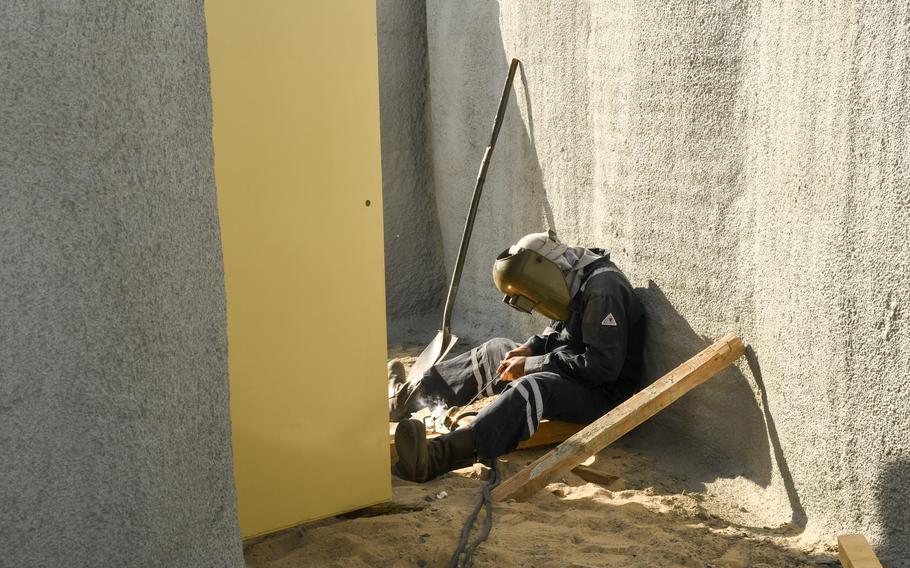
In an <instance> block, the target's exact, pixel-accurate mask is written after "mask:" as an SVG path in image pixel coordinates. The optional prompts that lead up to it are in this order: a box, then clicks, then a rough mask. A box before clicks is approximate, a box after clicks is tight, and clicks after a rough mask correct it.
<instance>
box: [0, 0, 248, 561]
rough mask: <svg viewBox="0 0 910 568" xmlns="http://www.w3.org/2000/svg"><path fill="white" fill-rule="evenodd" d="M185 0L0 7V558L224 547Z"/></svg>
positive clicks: (205, 157)
mask: <svg viewBox="0 0 910 568" xmlns="http://www.w3.org/2000/svg"><path fill="white" fill-rule="evenodd" d="M210 131H211V110H210V98H209V74H208V59H207V54H206V36H205V22H204V17H203V9H202V2H199V1H196V2H165V1H157V0H148V1H145V2H129V3H117V2H114V3H111V2H100V1H92V0H85V1H80V2H34V1H31V0H29V1H25V0H22V1H6V2H3V3H2V6H0V322H2V325H0V511H2V514H0V550H2V551H3V552H2V555H0V565H2V566H10V567H12V566H15V567H17V568H19V567H32V566H34V567H46V566H160V567H168V568H170V567H176V566H242V556H241V547H240V539H239V531H238V528H237V522H236V518H235V496H234V484H233V476H232V471H231V448H230V422H229V417H228V384H227V365H226V337H225V307H224V290H223V275H222V264H221V246H220V236H219V227H218V216H217V211H216V201H215V186H214V179H213V170H212V146H211V139H210Z"/></svg>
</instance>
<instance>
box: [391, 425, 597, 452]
mask: <svg viewBox="0 0 910 568" xmlns="http://www.w3.org/2000/svg"><path fill="white" fill-rule="evenodd" d="M397 425H398V423H397V422H389V454H390V455H391V456H392V461H395V460H396V459H398V454H397V453H396V452H395V427H396V426H397ZM584 427H585V425H584V424H576V423H574V422H560V421H559V420H541V421H540V426H539V427H538V428H537V432H535V433H534V435H533V436H531V438H530V439H528V440H525V441H524V442H521V443H520V444H518V449H519V450H523V449H526V448H537V447H540V446H550V445H553V444H559V443H560V442H563V441H565V440H566V439H568V438H570V437H571V436H572V434H575V433H576V432H578V431H579V430H581V429H582V428H584ZM437 436H440V434H438V433H436V432H427V439H428V440H432V439H433V438H435V437H437Z"/></svg>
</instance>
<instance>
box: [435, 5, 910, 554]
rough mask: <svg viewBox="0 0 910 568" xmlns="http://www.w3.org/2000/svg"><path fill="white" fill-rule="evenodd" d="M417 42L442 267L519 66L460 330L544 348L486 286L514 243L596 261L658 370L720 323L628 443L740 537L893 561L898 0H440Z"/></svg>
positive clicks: (908, 213) (901, 465) (901, 222)
mask: <svg viewBox="0 0 910 568" xmlns="http://www.w3.org/2000/svg"><path fill="white" fill-rule="evenodd" d="M427 38H428V61H429V82H430V94H429V97H430V113H429V116H428V119H427V120H428V125H429V128H430V134H431V135H430V139H429V146H430V148H431V150H432V172H433V187H434V191H435V197H436V207H437V209H438V213H439V214H438V218H439V223H440V230H441V234H442V245H443V253H444V255H443V258H444V261H445V264H446V266H447V267H448V268H449V269H451V266H452V263H453V261H454V257H455V251H456V248H457V246H458V240H459V237H460V231H461V222H460V217H461V212H462V211H464V210H465V209H466V207H467V204H468V200H469V199H470V195H469V194H470V192H469V191H466V190H465V188H466V187H469V186H470V182H471V181H472V180H473V176H474V175H475V173H476V168H477V163H478V162H479V159H480V156H481V154H482V152H483V144H485V140H486V137H487V136H488V132H489V130H488V129H489V125H490V121H491V120H492V116H493V113H494V111H495V106H496V98H497V96H498V93H499V90H500V88H501V84H502V80H503V77H504V76H505V71H506V68H507V65H508V60H509V59H510V58H511V57H512V56H517V57H519V58H521V59H522V60H523V61H524V63H525V66H524V69H523V74H522V76H521V78H520V79H521V81H520V84H519V85H518V88H517V89H516V92H515V95H514V98H513V99H512V101H511V103H510V106H509V110H508V113H509V114H508V116H507V119H506V124H505V127H504V128H503V131H502V134H501V136H500V139H499V146H498V148H497V150H496V155H495V156H494V157H493V164H492V167H491V170H490V173H489V177H488V180H487V188H486V193H485V196H484V198H483V201H482V203H481V206H480V211H479V214H478V222H477V227H476V229H475V230H476V234H475V238H474V241H473V243H472V248H471V251H470V255H469V257H468V261H467V264H466V269H465V277H464V280H463V283H462V291H461V294H460V296H459V303H458V307H457V310H456V314H455V324H454V327H455V331H456V333H459V332H460V333H461V334H471V335H474V336H475V337H483V336H488V335H491V334H494V333H495V334H501V333H503V332H507V333H511V334H512V335H513V336H516V337H520V336H524V335H525V334H528V333H530V332H531V331H533V330H536V329H539V327H540V325H541V323H540V321H539V320H536V319H531V318H527V317H525V316H522V315H521V314H518V313H517V312H513V311H510V310H507V309H506V308H505V307H497V302H499V294H498V293H497V292H496V290H495V288H494V287H493V284H492V282H491V279H490V275H489V274H490V262H491V259H492V258H493V257H494V255H495V254H496V253H498V252H499V251H500V250H501V249H502V248H504V247H505V246H507V245H508V244H509V243H511V242H513V241H514V240H515V239H516V238H518V237H520V236H521V235H523V234H525V233H528V232H531V231H537V230H540V229H541V227H544V226H549V227H552V228H555V229H556V230H557V232H558V233H559V234H560V236H561V237H562V238H563V239H564V240H565V241H567V242H572V243H579V244H585V245H602V246H606V247H608V248H610V249H611V250H612V251H613V256H614V259H615V260H616V261H617V262H618V264H619V265H620V266H621V267H623V268H624V269H625V270H626V272H627V273H628V275H629V276H630V277H631V279H632V281H633V283H635V284H636V285H637V286H639V288H640V290H639V291H640V293H641V296H642V298H643V299H644V301H645V302H646V304H647V307H648V309H649V313H650V318H651V321H650V326H649V344H648V354H647V357H648V372H649V374H650V375H651V376H657V375H659V374H660V373H662V372H664V371H666V370H668V369H669V368H671V367H673V366H674V365H675V364H676V363H678V362H679V361H681V360H682V359H684V358H686V357H687V356H689V355H690V354H692V353H694V352H696V351H697V350H698V349H700V348H701V347H703V346H704V345H706V344H707V343H708V342H709V340H710V339H711V338H714V337H717V336H720V335H722V334H723V333H724V332H726V331H728V330H734V331H737V332H738V333H739V334H741V336H742V337H743V338H744V340H745V341H746V342H747V343H748V344H750V345H751V351H750V355H749V358H748V361H743V362H742V363H741V365H740V366H739V367H738V368H737V369H736V370H734V371H732V372H729V373H726V374H725V375H724V376H722V377H720V378H719V379H715V380H714V381H712V382H711V383H708V384H706V385H705V386H704V387H701V388H700V389H699V390H698V391H696V392H694V393H692V395H690V396H688V397H687V398H686V399H684V400H683V401H681V402H680V403H679V404H678V405H676V406H675V407H674V408H672V409H671V410H670V411H668V412H667V413H666V414H665V415H663V416H661V418H660V420H658V421H657V422H656V423H654V424H651V425H649V426H647V427H646V428H645V429H644V430H643V433H640V434H638V435H637V436H638V440H639V442H640V444H641V447H643V448H644V447H648V448H654V450H655V451H665V452H666V454H667V459H668V461H673V462H675V463H677V464H678V467H679V468H680V469H681V470H682V471H687V472H692V475H693V476H694V480H695V481H698V482H700V483H703V484H704V485H705V486H707V487H708V489H709V490H710V491H714V492H716V493H718V494H720V495H726V496H728V498H729V499H731V500H735V501H736V502H740V503H742V506H743V508H744V509H747V510H749V511H750V512H751V513H752V522H753V523H754V524H755V526H759V527H760V526H778V525H781V524H786V523H793V526H794V530H795V531H797V532H802V534H803V536H804V537H805V538H806V539H825V540H827V541H829V542H830V541H831V539H832V538H833V536H834V535H836V534H837V533H842V532H847V531H858V532H863V533H865V534H867V535H868V536H869V538H870V540H871V541H872V543H873V544H874V546H875V548H876V550H877V551H878V553H879V554H880V556H881V557H882V559H883V560H885V561H886V562H887V563H889V565H892V566H910V549H908V548H907V545H906V543H907V542H910V528H908V527H910V517H908V515H910V513H908V511H910V485H908V475H910V474H908V470H910V414H908V412H907V409H908V408H910V386H908V385H910V381H908V380H907V379H908V373H910V372H908V370H907V369H908V364H910V331H908V326H907V319H906V315H907V310H908V303H910V260H908V257H907V255H906V254H905V252H904V251H906V249H907V247H908V245H910V234H908V231H907V225H908V221H910V187H908V181H907V175H908V169H910V158H908V156H910V154H908V143H910V101H908V94H907V93H908V92H910V90H908V86H910V7H908V5H907V4H906V3H887V2H857V3H853V4H851V5H849V6H842V5H840V4H837V3H834V2H830V1H827V2H810V3H797V2H752V3H745V2H734V1H727V2H717V3H702V2H697V1H695V0H689V1H683V0H676V1H673V2H669V3H663V4H660V5H650V4H649V5H646V4H642V3H640V2H631V1H622V2H612V3H609V4H600V3H593V2H592V3H581V2H572V1H558V0H549V1H544V2H536V1H530V0H527V1H517V2H508V3H502V4H501V5H499V4H497V3H493V2H477V3H468V2H449V1H442V0H432V1H431V2H429V3H428V7H427ZM680 449H682V451H680Z"/></svg>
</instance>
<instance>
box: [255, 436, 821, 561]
mask: <svg viewBox="0 0 910 568" xmlns="http://www.w3.org/2000/svg"><path fill="white" fill-rule="evenodd" d="M543 451H545V450H526V451H521V452H515V453H513V454H510V455H509V456H507V458H506V461H505V462H503V463H502V467H503V468H504V469H505V470H506V471H507V472H508V471H514V470H515V469H517V468H519V467H521V466H523V465H524V464H526V463H529V462H530V461H532V460H533V459H535V458H536V457H538V456H539V455H541V453H542V452H543ZM589 467H590V468H591V470H592V471H595V472H600V473H601V474H602V477H603V479H602V481H601V483H593V482H586V481H585V480H584V479H582V478H580V477H578V476H577V475H575V474H570V475H568V476H566V477H565V478H563V479H562V480H560V481H559V482H557V483H552V484H550V485H549V486H548V487H547V489H546V490H545V491H543V492H541V493H539V494H538V495H536V496H535V497H534V498H532V499H530V500H529V501H527V502H507V503H504V504H502V505H499V506H497V507H496V509H495V512H494V525H493V532H492V533H491V535H490V538H489V539H488V540H487V542H485V543H484V544H483V545H481V547H480V549H479V550H478V553H477V555H476V560H475V565H476V566H479V567H482V566H497V567H506V566H528V567H532V566H533V567H537V568H546V567H553V568H556V567H560V568H565V567H579V568H580V567H602V566H642V567H645V566H647V567H653V566H699V567H707V566H713V567H717V568H721V567H746V566H749V567H762V566H765V567H782V566H825V565H829V566H839V564H838V562H837V561H836V559H835V557H836V553H835V550H834V548H833V547H832V548H827V547H817V546H816V547H807V546H805V545H802V544H801V543H800V542H799V537H798V536H795V535H793V533H791V532H790V531H789V530H788V527H786V526H784V527H775V528H772V527H768V528H753V527H746V526H743V525H740V524H737V523H735V522H731V521H730V520H729V518H725V517H736V516H737V515H735V514H733V513H734V511H731V515H729V516H728V515H722V514H717V509H718V508H717V504H716V503H706V499H708V498H707V497H706V495H705V494H702V493H698V492H688V491H686V490H685V489H679V487H680V486H682V485H684V484H685V480H684V479H678V478H674V477H670V476H666V475H664V474H661V473H660V471H659V467H657V464H653V463H649V460H648V459H647V458H643V457H641V456H640V455H638V454H636V453H635V451H634V449H633V448H631V447H630V446H628V445H626V444H622V443H620V444H619V445H617V446H615V447H612V448H608V449H606V450H605V451H604V452H602V453H601V454H599V455H598V456H596V459H595V460H594V462H593V463H591V464H590V465H589ZM481 474H482V471H481V467H480V466H475V468H474V469H465V470H460V471H457V472H453V473H451V474H449V475H447V476H444V477H442V478H440V479H437V480H435V481H433V482H430V483H426V484H422V485H421V484H416V483H410V482H406V481H401V480H395V481H394V482H393V502H392V504H390V505H389V506H388V507H385V508H378V509H377V510H376V511H370V510H367V511H364V512H363V515H364V516H357V515H358V513H355V514H352V515H348V516H341V517H335V518H332V519H327V520H324V521H320V522H317V523H312V524H310V525H305V526H301V527H298V528H296V529H291V530H288V531H285V532H283V533H279V534H277V535H273V536H271V537H267V538H265V539H262V540H260V541H257V542H253V543H248V544H247V546H246V548H245V554H246V560H247V565H248V566H250V567H253V568H280V567H284V568H299V567H309V566H313V567H315V566H326V567H330V566H338V567H345V568H348V567H359V566H363V567H378V566H388V567H393V566H394V567H404V566H409V567H413V566H427V567H436V566H447V565H448V560H449V558H450V556H451V554H452V551H453V550H454V547H455V545H456V544H457V540H458V535H459V532H460V530H461V527H462V526H463V523H464V520H465V518H466V516H467V514H468V512H469V510H470V508H471V507H472V506H473V504H474V502H475V500H476V499H477V495H478V493H479V491H480V487H481V484H482V480H481V479H480V475H481ZM709 511H711V512H709ZM373 513H385V514H378V515H377V516H366V515H370V514H373ZM740 513H741V511H740Z"/></svg>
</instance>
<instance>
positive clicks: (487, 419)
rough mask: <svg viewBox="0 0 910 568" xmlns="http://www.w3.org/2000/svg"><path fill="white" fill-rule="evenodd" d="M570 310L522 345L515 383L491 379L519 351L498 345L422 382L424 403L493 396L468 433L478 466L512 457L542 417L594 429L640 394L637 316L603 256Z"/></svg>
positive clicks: (504, 342) (640, 314)
mask: <svg viewBox="0 0 910 568" xmlns="http://www.w3.org/2000/svg"><path fill="white" fill-rule="evenodd" d="M594 250H595V251H597V252H602V251H600V250H597V249H594ZM570 309H571V312H572V315H571V316H570V318H569V319H568V320H567V321H553V322H552V324H551V325H550V326H549V327H548V328H547V329H546V330H544V332H543V333H541V334H539V335H535V336H533V337H531V338H530V339H528V341H526V342H525V345H527V346H528V347H530V348H531V351H532V353H533V356H530V357H528V358H527V359H526V361H525V375H524V376H523V377H521V378H520V379H518V380H515V381H512V382H505V381H497V380H495V379H497V378H498V376H497V373H496V369H497V367H499V364H500V362H501V361H502V360H503V359H504V358H505V355H506V353H508V352H509V351H511V350H512V349H514V348H516V347H518V344H517V343H515V342H514V341H512V340H510V339H504V338H495V339H491V340H489V341H487V342H486V343H484V344H482V345H480V346H478V347H475V348H473V349H471V350H470V351H468V352H466V353H462V354H461V355H459V356H457V357H453V358H452V359H449V360H446V361H442V362H441V363H438V364H436V365H435V366H433V367H432V368H431V369H430V370H429V371H428V372H427V373H426V374H425V375H424V376H423V378H422V379H421V382H422V386H423V392H424V396H425V397H426V399H428V400H429V401H431V402H432V401H439V402H444V403H445V404H446V405H448V406H461V405H464V404H467V403H468V402H470V401H471V399H473V398H474V396H475V395H477V393H478V391H484V394H483V395H482V396H492V395H494V394H498V395H499V396H498V397H497V399H496V400H495V401H493V402H492V403H491V404H490V405H489V406H487V407H486V408H484V409H483V410H482V411H481V412H480V413H479V414H478V415H477V418H476V419H475V420H474V422H473V424H472V426H471V427H473V428H474V432H475V444H476V447H477V453H478V455H479V457H480V458H481V459H489V458H495V457H497V456H500V455H502V454H506V453H508V452H510V451H512V450H514V449H515V448H516V447H517V446H518V443H519V442H520V441H522V440H527V439H528V438H530V437H531V436H533V435H534V432H536V431H537V427H538V425H539V423H540V420H541V419H542V418H546V419H549V420H564V421H567V422H580V423H587V422H593V421H594V420H596V419H598V418H600V417H601V416H603V415H604V414H605V413H606V412H607V411H609V410H610V409H612V408H613V407H615V406H616V405H618V404H620V403H621V402H623V401H624V400H626V399H627V398H629V397H630V396H631V395H633V394H634V393H635V392H636V391H637V390H638V389H639V386H640V385H639V380H640V371H641V355H642V343H643V331H644V310H643V308H642V306H641V304H640V303H639V300H638V297H637V296H636V295H635V292H634V290H633V288H632V285H631V284H630V283H629V281H628V279H627V278H626V277H625V275H624V274H623V273H622V272H620V271H619V269H618V268H617V267H616V265H615V264H613V263H612V262H611V261H610V260H609V257H608V256H605V257H604V258H603V259H601V260H598V261H596V262H594V263H592V264H590V265H588V266H587V267H585V268H584V272H583V273H582V286H581V288H580V290H579V291H578V293H577V294H576V295H575V297H574V298H573V300H572V302H571V304H570Z"/></svg>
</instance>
